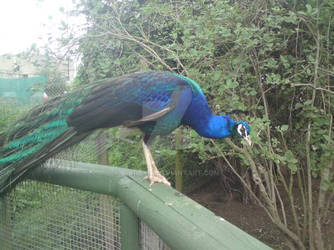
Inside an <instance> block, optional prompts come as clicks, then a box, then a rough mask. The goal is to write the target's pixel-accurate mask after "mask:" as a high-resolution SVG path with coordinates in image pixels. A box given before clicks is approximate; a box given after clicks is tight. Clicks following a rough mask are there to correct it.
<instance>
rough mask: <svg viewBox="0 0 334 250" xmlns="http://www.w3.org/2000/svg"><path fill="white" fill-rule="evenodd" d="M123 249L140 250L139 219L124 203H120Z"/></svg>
mask: <svg viewBox="0 0 334 250" xmlns="http://www.w3.org/2000/svg"><path fill="white" fill-rule="evenodd" d="M120 225H121V248H122V250H140V249H141V247H140V243H139V220H138V217H137V216H136V215H135V214H134V213H133V212H132V211H131V210H130V208H128V207H127V206H125V205H124V204H123V203H120Z"/></svg>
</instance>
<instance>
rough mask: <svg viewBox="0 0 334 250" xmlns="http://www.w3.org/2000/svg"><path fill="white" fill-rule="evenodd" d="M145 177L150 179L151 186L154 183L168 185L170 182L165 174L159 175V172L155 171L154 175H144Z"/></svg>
mask: <svg viewBox="0 0 334 250" xmlns="http://www.w3.org/2000/svg"><path fill="white" fill-rule="evenodd" d="M145 179H148V180H149V181H150V187H152V185H153V184H154V183H163V184H166V185H168V186H170V182H169V181H168V180H167V179H166V177H165V176H163V175H161V174H160V173H155V175H152V176H146V177H145Z"/></svg>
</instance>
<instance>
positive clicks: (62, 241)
mask: <svg viewBox="0 0 334 250" xmlns="http://www.w3.org/2000/svg"><path fill="white" fill-rule="evenodd" d="M5 203H6V212H5V213H6V214H5V216H2V218H6V219H5V221H2V222H1V224H2V226H1V229H0V230H2V232H1V235H2V236H3V238H4V239H2V240H1V242H2V243H1V245H2V246H3V247H4V249H18V250H19V249H20V250H21V249H64V250H65V249H66V250H67V249H69V250H70V249H101V250H102V249H112V250H117V249H121V243H120V216H119V201H118V200H116V199H114V198H113V197H111V196H107V195H101V194H95V193H92V192H87V191H81V190H77V189H72V188H67V187H61V186H57V185H51V184H46V183H40V182H35V181H25V182H23V183H21V184H19V185H18V186H17V187H16V188H15V190H13V191H12V192H11V193H10V194H8V195H7V196H6V198H5ZM2 213H4V211H2Z"/></svg>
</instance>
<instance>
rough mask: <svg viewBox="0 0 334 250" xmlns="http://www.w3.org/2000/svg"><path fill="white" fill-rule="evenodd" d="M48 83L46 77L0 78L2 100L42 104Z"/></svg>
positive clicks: (0, 96)
mask: <svg viewBox="0 0 334 250" xmlns="http://www.w3.org/2000/svg"><path fill="white" fill-rule="evenodd" d="M46 82H47V78H46V76H43V75H42V76H35V77H20V78H0V98H5V99H15V100H17V101H19V102H20V103H24V104H27V103H41V102H42V101H43V99H42V98H43V92H44V88H45V85H46Z"/></svg>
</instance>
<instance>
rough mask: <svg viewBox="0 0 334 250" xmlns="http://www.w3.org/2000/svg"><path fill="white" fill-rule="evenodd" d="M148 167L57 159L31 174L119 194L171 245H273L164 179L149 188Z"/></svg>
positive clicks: (212, 247) (200, 249) (256, 247)
mask: <svg viewBox="0 0 334 250" xmlns="http://www.w3.org/2000/svg"><path fill="white" fill-rule="evenodd" d="M144 176H145V172H143V171H136V170H129V169H123V168H116V167H110V166H102V165H96V164H88V163H79V162H69V161H55V162H52V163H48V164H46V165H44V166H43V167H39V168H36V169H35V170H34V171H33V173H32V175H31V178H32V179H35V180H39V181H44V182H49V183H53V184H58V185H63V186H69V187H73V188H78V189H83V190H90V191H92V192H98V193H104V194H110V195H113V196H116V197H118V198H119V199H120V200H121V201H122V202H123V203H124V204H125V205H126V206H128V207H129V208H130V209H131V210H132V211H133V212H134V213H135V214H136V215H137V216H138V217H139V218H140V219H141V220H143V221H144V222H145V223H146V224H147V225H148V226H150V227H151V228H152V229H153V230H154V231H155V232H156V233H157V234H158V235H159V236H160V237H161V238H162V239H163V240H164V241H165V242H166V244H167V245H169V246H170V247H171V248H172V249H180V250H182V249H184V250H189V249H192V250H196V249H198V250H203V249H210V250H215V249H217V250H218V249H219V250H222V249H233V250H234V249H238V250H242V249H247V250H249V249H254V250H262V249H263V250H264V249H271V248H269V247H268V246H266V245H265V244H263V243H262V242H260V241H258V240H257V239H255V238H253V237H252V236H250V235H249V234H247V233H245V232H243V231H242V230H240V229H239V228H237V227H235V226H234V225H232V224H231V223H229V222H227V221H226V220H224V219H223V218H221V217H218V216H215V215H214V214H213V213H212V212H211V211H210V210H208V209H206V208H205V207H203V206H201V205H200V204H198V203H197V202H195V201H193V200H191V199H189V198H188V197H186V196H184V195H183V194H182V193H179V192H178V191H176V190H175V189H173V188H171V187H168V186H166V185H163V184H155V185H153V187H152V189H150V188H149V184H148V181H146V180H144V178H143V177H144Z"/></svg>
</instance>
